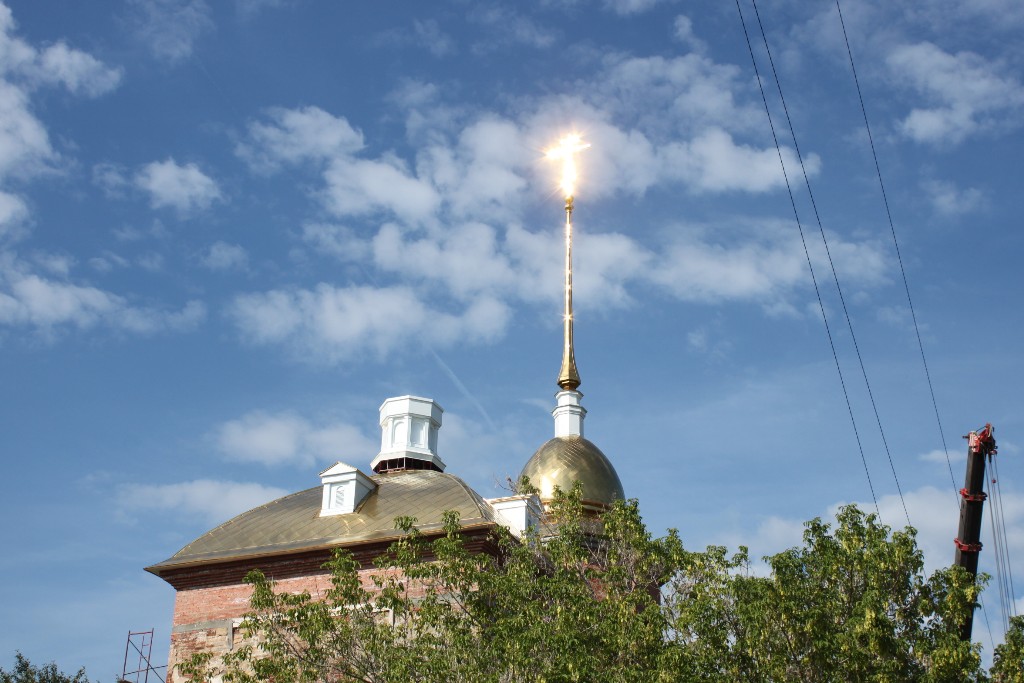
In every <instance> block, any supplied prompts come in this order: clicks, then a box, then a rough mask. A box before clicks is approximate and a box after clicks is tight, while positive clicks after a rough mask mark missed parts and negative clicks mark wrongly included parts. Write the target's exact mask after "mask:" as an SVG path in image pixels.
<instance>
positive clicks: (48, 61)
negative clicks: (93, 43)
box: [33, 42, 124, 97]
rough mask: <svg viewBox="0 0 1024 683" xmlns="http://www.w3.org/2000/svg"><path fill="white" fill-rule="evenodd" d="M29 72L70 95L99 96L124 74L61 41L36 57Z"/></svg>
mask: <svg viewBox="0 0 1024 683" xmlns="http://www.w3.org/2000/svg"><path fill="white" fill-rule="evenodd" d="M33 73H34V75H35V77H36V78H37V79H38V80H39V81H40V82H44V83H60V84H62V85H63V86H64V87H65V88H67V89H68V90H69V91H70V92H71V93H73V94H76V95H77V94H79V93H81V94H83V95H86V96H87V97H99V96H100V95H104V94H106V93H108V92H110V91H111V90H113V89H114V88H116V87H117V86H118V85H119V84H120V83H121V77H122V75H123V73H124V72H123V71H122V69H120V68H114V69H112V68H109V67H107V66H106V65H104V64H103V62H101V61H99V60H98V59H96V58H95V57H93V56H92V55H90V54H88V53H85V52H82V51H81V50H75V49H73V48H70V47H68V46H67V45H66V44H64V43H62V42H61V43H56V44H55V45H51V46H50V47H48V48H46V49H45V50H43V51H42V52H41V53H40V54H39V59H38V63H37V65H36V67H35V68H34V69H33Z"/></svg>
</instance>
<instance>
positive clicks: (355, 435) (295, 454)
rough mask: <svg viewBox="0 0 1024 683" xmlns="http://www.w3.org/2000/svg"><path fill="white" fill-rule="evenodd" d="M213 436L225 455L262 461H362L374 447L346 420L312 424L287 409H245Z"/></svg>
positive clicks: (373, 453)
mask: <svg viewBox="0 0 1024 683" xmlns="http://www.w3.org/2000/svg"><path fill="white" fill-rule="evenodd" d="M216 438H217V445H218V448H219V449H220V451H221V452H222V453H224V454H225V455H226V456H227V457H228V458H230V459H232V460H239V461H243V462H257V463H261V464H263V465H284V464H297V465H303V466H308V465H312V464H314V463H317V462H321V463H323V462H327V461H334V460H346V461H356V462H363V461H369V459H371V458H372V457H373V456H374V455H375V454H376V452H377V450H378V444H377V442H376V441H375V440H371V439H368V438H367V437H366V436H365V435H364V434H363V433H362V432H361V431H360V430H359V429H357V428H356V427H354V426H352V425H350V424H346V423H342V422H334V423H329V424H320V425H316V424H313V423H311V422H310V421H309V420H307V419H305V418H303V417H300V416H298V415H296V414H294V413H290V412H286V413H277V414H270V413H264V412H261V411H255V412H251V413H248V414H246V415H243V416H242V417H240V418H239V419H237V420H230V421H228V422H225V423H224V424H223V425H221V426H220V427H219V428H218V429H217V437H216Z"/></svg>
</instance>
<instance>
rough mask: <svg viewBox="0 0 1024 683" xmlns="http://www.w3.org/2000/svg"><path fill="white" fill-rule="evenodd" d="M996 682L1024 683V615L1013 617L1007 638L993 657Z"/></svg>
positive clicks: (993, 677)
mask: <svg viewBox="0 0 1024 683" xmlns="http://www.w3.org/2000/svg"><path fill="white" fill-rule="evenodd" d="M992 680H993V681H995V683H1024V616H1018V617H1011V618H1010V628H1009V630H1008V631H1007V632H1006V640H1005V642H1003V644H1002V645H997V646H996V651H995V653H994V654H993V658H992Z"/></svg>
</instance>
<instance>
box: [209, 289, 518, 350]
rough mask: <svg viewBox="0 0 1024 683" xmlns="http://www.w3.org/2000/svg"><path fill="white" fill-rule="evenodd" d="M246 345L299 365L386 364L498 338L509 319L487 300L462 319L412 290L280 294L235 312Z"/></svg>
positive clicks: (242, 301)
mask: <svg viewBox="0 0 1024 683" xmlns="http://www.w3.org/2000/svg"><path fill="white" fill-rule="evenodd" d="M229 316H230V317H231V318H232V319H233V320H234V322H235V324H236V325H237V326H238V328H239V329H240V331H241V332H242V336H243V337H244V338H245V339H248V340H251V341H253V342H255V343H258V344H270V343H276V344H287V345H289V346H291V347H292V348H294V349H295V350H296V351H297V352H298V354H299V355H300V357H305V358H308V359H309V360H319V361H326V362H337V361H340V360H347V359H351V358H353V357H357V356H362V355H365V354H367V353H372V354H376V355H377V356H379V357H384V356H387V355H388V354H390V353H392V352H394V351H396V350H397V349H401V348H409V347H413V348H415V347H418V346H419V347H422V345H423V344H424V343H426V344H436V345H438V346H448V345H450V344H452V343H454V342H456V341H458V342H460V343H473V342H479V341H486V340H491V339H494V338H496V337H497V336H498V335H500V334H502V333H503V332H504V331H505V327H506V325H507V323H508V318H509V311H508V308H507V306H506V305H505V304H504V303H502V302H500V301H498V300H497V299H494V298H492V297H486V296H481V297H478V298H477V299H475V300H474V301H472V302H470V303H469V304H467V305H465V306H464V307H463V308H461V309H460V310H458V311H457V312H456V313H449V312H447V311H443V310H441V309H439V308H437V307H434V306H431V305H430V304H429V303H428V302H425V301H423V300H421V299H420V298H419V297H418V296H417V294H416V292H415V291H414V290H413V289H411V288H408V287H383V288H374V287H343V288H339V287H333V286H331V285H328V284H320V285H318V286H317V287H316V288H315V289H312V290H308V289H298V290H273V291H270V292H266V293H263V294H249V295H244V296H240V297H237V298H236V299H235V301H234V303H233V304H232V306H231V307H230V310H229Z"/></svg>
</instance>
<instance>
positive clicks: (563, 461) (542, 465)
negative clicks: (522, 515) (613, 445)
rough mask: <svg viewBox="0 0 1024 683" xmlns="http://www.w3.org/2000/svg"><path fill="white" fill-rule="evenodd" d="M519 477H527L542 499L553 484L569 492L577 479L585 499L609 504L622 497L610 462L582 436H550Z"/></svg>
mask: <svg viewBox="0 0 1024 683" xmlns="http://www.w3.org/2000/svg"><path fill="white" fill-rule="evenodd" d="M519 476H520V478H522V477H528V478H529V479H530V483H531V484H533V485H534V486H536V487H537V488H538V489H539V490H540V497H541V500H551V498H553V497H554V491H555V487H556V486H557V487H558V488H560V489H561V490H563V491H568V490H569V489H571V488H572V486H573V484H574V483H575V482H577V481H578V482H580V484H582V485H583V500H584V501H587V502H592V503H602V504H604V505H610V504H611V503H612V501H614V500H616V499H621V498H625V495H624V494H623V492H622V482H621V481H619V475H618V474H617V473H616V472H615V468H614V467H612V463H611V461H609V460H608V458H607V456H605V454H604V453H602V452H601V449H600V448H598V447H597V446H595V445H594V444H593V443H591V442H590V441H587V440H586V439H584V438H583V437H582V436H556V437H555V438H553V439H551V440H550V441H548V442H547V443H546V444H544V445H543V446H541V447H540V448H538V449H537V452H536V453H534V454H533V457H532V458H530V460H529V461H528V462H527V463H526V467H524V468H523V472H522V474H520V475H519Z"/></svg>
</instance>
